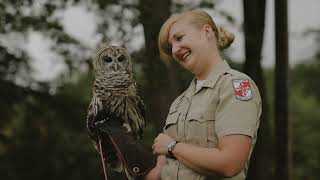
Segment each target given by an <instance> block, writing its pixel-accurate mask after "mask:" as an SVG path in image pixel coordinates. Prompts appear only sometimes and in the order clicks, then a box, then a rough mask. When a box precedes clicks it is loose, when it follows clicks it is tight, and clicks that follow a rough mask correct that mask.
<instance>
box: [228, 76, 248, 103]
mask: <svg viewBox="0 0 320 180" xmlns="http://www.w3.org/2000/svg"><path fill="white" fill-rule="evenodd" d="M232 84H233V87H234V90H235V94H236V97H237V99H239V100H242V101H248V100H250V99H252V91H251V85H250V82H249V80H248V79H234V80H232Z"/></svg>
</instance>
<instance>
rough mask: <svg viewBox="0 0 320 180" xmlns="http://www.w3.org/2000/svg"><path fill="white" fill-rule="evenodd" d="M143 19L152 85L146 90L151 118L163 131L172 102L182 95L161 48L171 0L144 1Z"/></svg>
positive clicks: (141, 2) (145, 63)
mask: <svg viewBox="0 0 320 180" xmlns="http://www.w3.org/2000/svg"><path fill="white" fill-rule="evenodd" d="M139 3H140V4H139V9H140V13H141V14H140V21H141V23H142V25H143V28H144V36H145V59H144V65H143V66H144V72H145V74H146V77H147V80H148V84H149V88H148V89H147V90H146V91H147V93H146V95H147V96H148V97H147V99H148V100H149V101H148V102H146V103H147V105H148V117H149V119H150V120H151V121H152V122H153V123H154V125H155V128H156V130H157V131H158V132H159V131H161V130H162V127H163V124H164V121H165V118H166V115H167V112H168V110H169V107H170V103H171V102H172V101H173V99H174V97H176V96H177V94H178V87H179V86H178V83H177V80H176V73H175V71H174V70H173V69H172V67H171V65H169V67H167V68H166V66H165V64H164V63H163V62H161V60H160V57H159V51H158V34H159V31H160V28H161V26H162V24H163V22H164V21H165V20H166V19H167V18H168V17H169V16H170V5H171V1H170V0H161V1H160V0H158V1H153V0H140V2H139Z"/></svg>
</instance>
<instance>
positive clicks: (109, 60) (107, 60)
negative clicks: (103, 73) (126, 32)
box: [102, 56, 112, 63]
mask: <svg viewBox="0 0 320 180" xmlns="http://www.w3.org/2000/svg"><path fill="white" fill-rule="evenodd" d="M102 60H103V61H104V62H107V63H109V62H112V58H111V57H109V56H104V57H103V58H102Z"/></svg>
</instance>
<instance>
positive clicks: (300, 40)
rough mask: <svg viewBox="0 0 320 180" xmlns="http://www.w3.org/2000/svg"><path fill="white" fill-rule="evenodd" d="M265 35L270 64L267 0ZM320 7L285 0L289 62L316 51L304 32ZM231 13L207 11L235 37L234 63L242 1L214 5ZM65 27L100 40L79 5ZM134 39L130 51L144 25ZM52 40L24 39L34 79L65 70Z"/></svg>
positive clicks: (92, 41)
mask: <svg viewBox="0 0 320 180" xmlns="http://www.w3.org/2000/svg"><path fill="white" fill-rule="evenodd" d="M266 2H267V6H266V24H265V27H266V29H265V36H264V44H263V52H262V65H263V66H264V67H272V66H273V65H274V61H275V49H274V44H275V42H274V39H275V34H274V1H273V0H267V1H266ZM317 7H320V1H319V0H304V1H301V0H288V13H289V20H288V24H289V63H290V65H294V64H296V63H299V62H301V61H302V60H305V59H308V58H310V57H312V56H313V55H314V53H315V51H316V50H317V49H316V48H317V47H316V46H315V37H314V36H311V35H309V36H303V35H302V34H303V32H305V31H306V30H308V29H310V28H318V29H320V13H319V10H318V9H317ZM216 8H218V9H220V10H224V11H226V12H228V13H230V14H231V15H232V16H233V17H234V18H235V25H231V24H230V23H228V22H227V21H226V20H225V19H224V18H222V17H221V16H219V15H218V14H217V13H216V12H214V11H209V12H208V13H209V14H210V15H211V16H212V17H213V19H214V21H215V22H216V24H218V25H221V26H223V27H224V28H226V29H227V30H229V31H230V32H233V33H234V34H235V36H236V39H235V42H234V43H233V44H232V46H231V47H230V48H229V49H228V50H227V53H228V54H230V56H231V59H232V60H234V61H237V62H242V61H243V60H244V36H243V33H242V32H241V28H240V27H241V24H242V22H243V13H242V8H243V7H242V1H241V0H228V1H220V3H219V4H218V6H217V7H216ZM58 16H59V18H61V20H62V22H63V25H64V28H65V30H66V32H67V33H68V34H70V35H71V36H72V37H74V38H76V39H77V40H79V41H81V42H85V43H86V44H87V45H88V46H89V47H94V46H95V45H96V44H97V42H99V38H100V37H99V36H98V35H97V34H96V33H95V31H96V22H97V17H95V15H94V14H93V13H92V12H89V11H88V10H86V9H85V8H84V7H82V6H73V7H70V8H68V9H67V10H66V11H65V12H62V13H60V14H59V15H58ZM135 31H136V33H137V34H138V35H137V38H136V39H135V40H134V41H133V42H129V47H132V50H135V49H139V48H140V47H142V46H143V45H144V39H143V38H144V37H143V28H142V26H138V27H137V28H136V29H135ZM52 44H53V42H52V41H51V40H50V39H48V38H46V37H44V36H43V35H42V34H40V33H35V32H30V35H29V36H28V41H27V45H26V47H27V51H28V52H29V54H30V56H31V57H32V58H33V59H34V60H33V63H32V67H33V69H34V73H33V74H34V78H35V79H37V80H43V81H46V80H50V79H53V78H54V77H56V75H57V74H59V73H61V72H63V71H65V70H66V67H65V65H64V62H63V60H62V58H61V57H58V56H56V55H55V54H54V53H53V52H51V51H50V46H51V45H52Z"/></svg>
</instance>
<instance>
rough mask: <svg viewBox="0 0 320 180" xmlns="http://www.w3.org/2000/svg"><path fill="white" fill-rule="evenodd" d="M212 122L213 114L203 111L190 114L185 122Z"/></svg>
mask: <svg viewBox="0 0 320 180" xmlns="http://www.w3.org/2000/svg"><path fill="white" fill-rule="evenodd" d="M193 120H195V121H200V122H205V121H214V115H213V112H209V111H204V112H190V113H188V116H187V121H193Z"/></svg>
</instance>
